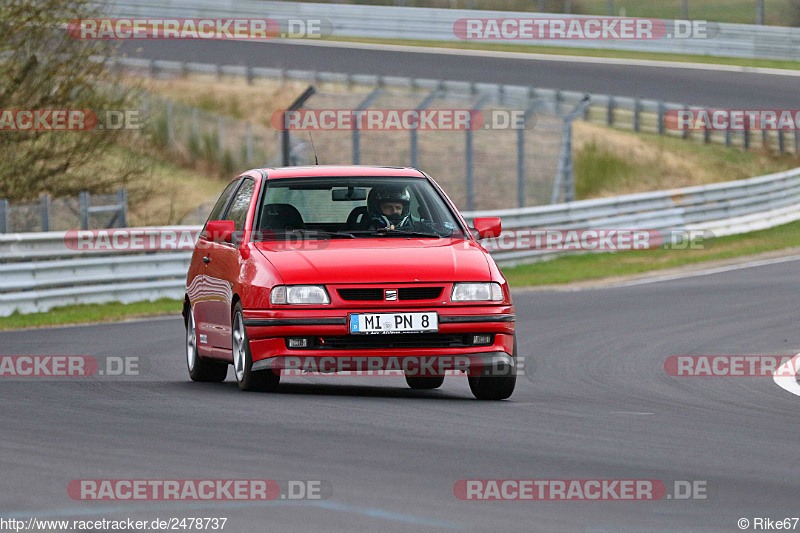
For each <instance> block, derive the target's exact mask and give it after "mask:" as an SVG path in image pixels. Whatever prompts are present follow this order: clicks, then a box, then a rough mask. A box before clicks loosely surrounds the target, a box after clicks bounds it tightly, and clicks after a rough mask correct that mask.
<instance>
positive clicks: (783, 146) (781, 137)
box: [778, 130, 786, 155]
mask: <svg viewBox="0 0 800 533" xmlns="http://www.w3.org/2000/svg"><path fill="white" fill-rule="evenodd" d="M785 150H786V139H785V135H784V132H783V130H778V152H780V154H781V155H783V153H784V151H785Z"/></svg>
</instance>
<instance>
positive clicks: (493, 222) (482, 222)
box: [472, 217, 502, 239]
mask: <svg viewBox="0 0 800 533" xmlns="http://www.w3.org/2000/svg"><path fill="white" fill-rule="evenodd" d="M472 224H473V226H475V229H476V230H477V231H478V238H479V239H491V238H494V237H499V236H500V232H501V231H502V230H501V226H500V219H499V218H498V217H481V218H476V219H475V220H473V221H472Z"/></svg>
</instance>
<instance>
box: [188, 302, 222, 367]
mask: <svg viewBox="0 0 800 533" xmlns="http://www.w3.org/2000/svg"><path fill="white" fill-rule="evenodd" d="M186 366H187V368H188V369H189V377H190V378H192V381H205V382H220V381H225V376H227V375H228V365H227V363H217V362H216V361H209V360H208V359H203V358H202V357H200V356H199V355H198V353H197V331H195V322H194V311H192V308H191V307H190V306H189V307H187V311H186Z"/></svg>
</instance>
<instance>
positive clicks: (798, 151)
mask: <svg viewBox="0 0 800 533" xmlns="http://www.w3.org/2000/svg"><path fill="white" fill-rule="evenodd" d="M797 133H798V131H797V130H794V155H795V156H798V155H800V136H799V135H797Z"/></svg>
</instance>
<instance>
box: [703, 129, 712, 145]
mask: <svg viewBox="0 0 800 533" xmlns="http://www.w3.org/2000/svg"><path fill="white" fill-rule="evenodd" d="M703 142H704V143H706V144H708V143H710V142H711V130H710V129H708V128H703Z"/></svg>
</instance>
